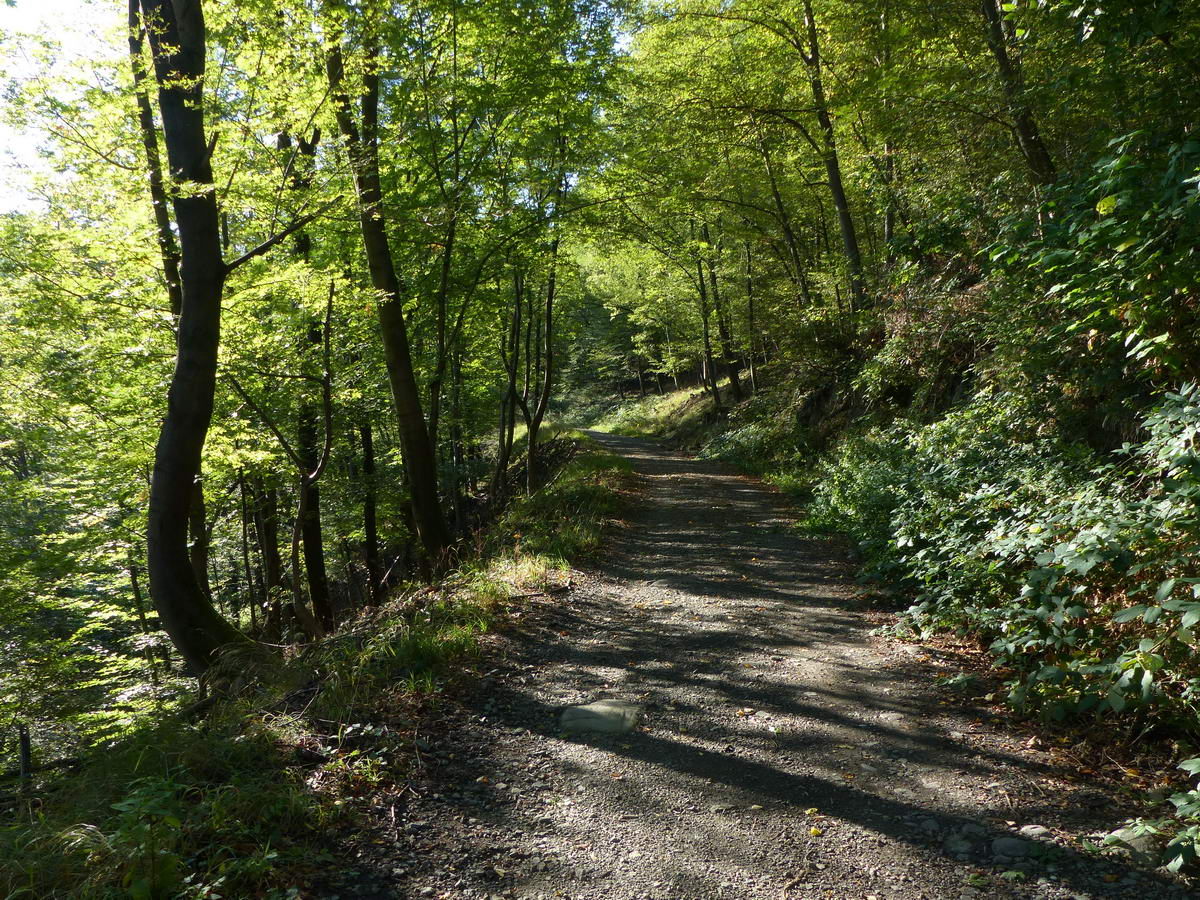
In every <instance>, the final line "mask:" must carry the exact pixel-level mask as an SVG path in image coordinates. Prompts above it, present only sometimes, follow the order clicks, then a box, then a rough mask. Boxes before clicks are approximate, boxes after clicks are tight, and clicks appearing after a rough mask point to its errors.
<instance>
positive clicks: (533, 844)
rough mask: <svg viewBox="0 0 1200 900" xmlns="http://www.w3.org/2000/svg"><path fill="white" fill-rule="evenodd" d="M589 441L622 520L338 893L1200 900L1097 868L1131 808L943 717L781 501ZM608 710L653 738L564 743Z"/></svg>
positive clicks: (617, 445)
mask: <svg viewBox="0 0 1200 900" xmlns="http://www.w3.org/2000/svg"><path fill="white" fill-rule="evenodd" d="M592 437H593V438H594V439H595V440H597V441H599V442H600V443H601V444H603V445H604V446H606V447H608V448H609V449H611V450H612V451H614V452H617V453H620V454H622V455H624V456H626V457H627V458H629V459H630V460H631V461H632V462H633V464H634V467H635V470H636V473H637V479H638V482H639V488H640V492H639V497H638V499H637V501H636V503H635V508H634V509H633V510H631V512H630V515H629V521H627V522H625V523H624V524H623V525H622V527H620V528H619V529H617V530H616V532H615V533H614V535H613V539H612V543H611V546H610V548H608V550H607V552H606V554H605V561H603V562H601V563H599V564H598V565H597V566H596V567H594V568H593V570H592V571H590V572H588V573H585V574H583V575H581V576H578V577H577V584H576V589H575V590H574V591H573V592H572V593H570V594H569V595H567V596H566V597H556V598H553V599H550V598H547V599H546V600H544V601H539V602H535V604H534V605H533V607H532V608H531V609H529V610H527V611H526V613H525V615H524V616H523V617H522V618H521V620H520V621H519V622H518V624H517V625H516V626H515V627H514V628H512V629H510V630H509V631H507V632H506V633H505V634H504V635H502V636H501V637H499V638H497V639H496V643H495V644H494V646H492V647H491V648H490V651H489V663H488V665H489V666H490V667H493V668H491V671H488V672H486V673H485V674H484V677H482V678H481V679H480V680H479V681H478V683H477V684H476V685H475V686H474V687H473V688H472V689H471V690H470V691H469V692H468V694H469V696H468V697H467V698H466V700H465V703H466V706H465V707H463V708H461V709H458V710H457V711H456V712H454V713H452V714H451V715H450V718H449V719H448V720H447V721H446V722H444V723H443V725H442V726H441V728H440V729H439V730H438V731H437V733H435V734H433V735H431V736H430V738H429V739H428V740H427V741H426V742H425V743H424V745H423V746H424V751H425V752H424V756H423V759H424V762H425V764H426V766H427V768H426V769H425V770H424V773H425V774H424V776H423V778H422V779H421V780H419V781H418V782H416V783H415V784H414V786H413V788H412V790H411V791H410V792H409V795H408V799H407V800H405V801H404V803H403V804H402V806H401V809H400V814H399V815H397V814H396V806H395V805H394V804H393V805H392V808H391V812H390V815H385V814H382V813H381V814H380V815H379V817H378V818H379V822H378V833H377V835H375V838H374V840H367V841H364V843H363V847H364V849H363V850H362V851H361V857H360V858H361V863H362V865H361V868H360V869H359V870H357V871H356V873H355V877H354V878H353V879H349V880H348V881H347V883H346V885H345V886H344V888H343V889H342V890H340V891H339V892H338V893H339V895H340V896H342V897H349V896H377V897H442V898H546V900H549V898H574V900H650V898H655V900H685V898H686V900H692V898H695V900H701V898H705V900H707V898H771V900H800V898H866V900H870V898H877V900H884V898H888V900H891V898H985V897H987V898H990V897H1038V898H1100V897H1130V898H1132V897H1137V898H1148V897H1191V896H1197V894H1195V893H1194V892H1192V891H1190V890H1189V889H1187V888H1186V887H1184V886H1182V885H1179V884H1176V883H1175V882H1173V881H1171V880H1169V879H1167V878H1166V877H1164V876H1161V875H1160V874H1158V873H1155V872H1153V871H1138V870H1136V869H1135V868H1131V867H1130V866H1129V865H1128V864H1127V863H1126V862H1124V861H1122V860H1119V859H1107V858H1105V859H1098V858H1096V857H1094V856H1089V855H1087V854H1086V853H1085V852H1084V850H1083V848H1082V846H1081V844H1080V843H1079V842H1078V840H1077V838H1078V837H1079V836H1080V835H1083V834H1089V833H1097V832H1104V831H1108V830H1110V829H1112V828H1114V827H1116V826H1117V825H1118V824H1119V823H1120V822H1121V820H1122V819H1123V818H1124V817H1125V816H1126V815H1128V814H1130V813H1131V812H1133V811H1134V810H1131V809H1130V808H1129V807H1128V805H1127V803H1128V801H1118V800H1117V799H1116V798H1115V797H1114V796H1113V795H1111V794H1110V793H1109V792H1107V791H1106V789H1105V788H1103V787H1101V786H1098V785H1090V784H1087V783H1086V782H1085V781H1080V780H1079V779H1078V778H1075V777H1072V773H1071V772H1069V771H1066V770H1065V769H1062V768H1060V767H1059V766H1058V765H1057V764H1056V763H1055V757H1053V756H1052V754H1050V753H1049V752H1047V751H1045V750H1039V749H1036V742H1035V747H1030V746H1027V743H1026V740H1025V736H1023V735H1022V736H1018V735H1014V734H1013V733H1011V732H1010V731H1008V730H1006V720H1005V719H1004V718H1003V717H993V716H991V715H990V714H989V713H988V711H987V710H986V709H984V708H972V707H971V706H970V705H969V704H965V703H963V702H960V701H957V700H951V701H949V702H948V692H947V691H946V690H945V689H944V688H939V687H938V686H937V684H936V683H935V676H936V675H937V674H939V673H942V672H944V671H945V669H944V668H942V667H941V666H939V658H938V654H937V652H936V651H935V650H931V649H929V648H922V647H920V646H916V645H907V644H902V643H898V642H893V641H888V640H887V639H885V638H883V637H879V636H876V635H874V634H873V633H872V623H871V622H870V621H868V618H867V616H866V613H865V611H864V610H863V609H862V606H861V602H860V601H859V600H857V599H856V597H857V594H858V591H857V590H856V587H855V584H854V582H853V580H852V578H851V576H850V569H849V567H848V566H847V564H846V562H845V561H844V558H843V555H842V554H841V553H839V552H838V550H837V549H836V546H835V545H834V544H832V543H830V542H828V541H825V540H823V539H817V538H806V537H800V536H797V535H796V534H795V533H794V532H793V531H792V530H791V529H790V528H789V524H790V523H791V522H792V521H794V520H795V518H796V516H795V512H794V510H789V508H788V505H787V503H786V502H785V501H784V499H783V498H781V497H780V495H779V494H777V493H776V492H774V491H772V490H770V489H769V488H767V487H765V486H764V485H762V484H761V483H759V482H757V481H756V480H754V479H752V478H748V477H745V476H741V475H737V474H733V473H731V472H730V471H728V470H727V469H725V468H724V467H722V466H720V465H718V464H715V463H711V462H707V461H699V460H696V459H694V458H691V457H689V456H687V455H685V454H682V453H677V452H673V451H669V450H664V449H661V448H659V447H658V446H657V445H655V444H653V443H651V442H649V441H645V440H639V439H633V438H624V437H616V436H612V435H607V434H594V435H592ZM605 698H611V699H617V700H624V701H630V702H633V703H636V704H637V705H638V706H640V707H641V710H642V718H641V723H640V725H639V726H638V728H637V729H635V730H634V731H632V732H630V733H627V734H621V735H612V736H609V735H593V736H589V735H587V734H583V735H571V736H569V737H567V736H563V735H561V734H560V733H559V729H558V722H559V716H560V715H561V712H562V710H563V709H564V708H566V707H568V706H571V705H575V704H583V703H588V702H591V701H595V700H599V699H605ZM329 896H332V894H331V895H329Z"/></svg>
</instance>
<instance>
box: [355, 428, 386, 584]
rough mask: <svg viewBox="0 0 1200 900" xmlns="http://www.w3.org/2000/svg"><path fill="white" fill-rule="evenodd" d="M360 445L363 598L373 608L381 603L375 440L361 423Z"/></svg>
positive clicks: (359, 432)
mask: <svg viewBox="0 0 1200 900" xmlns="http://www.w3.org/2000/svg"><path fill="white" fill-rule="evenodd" d="M358 436H359V440H361V441H362V487H363V558H364V561H365V563H366V566H367V596H368V598H369V599H370V602H371V604H372V605H373V606H375V605H378V604H379V603H381V602H382V601H383V584H382V582H381V575H382V572H381V567H380V564H379V524H378V517H377V513H376V500H375V495H376V490H377V486H376V482H375V436H374V435H373V434H372V432H371V423H370V421H369V420H366V419H364V420H363V422H362V424H361V425H359V426H358Z"/></svg>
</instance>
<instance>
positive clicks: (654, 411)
mask: <svg viewBox="0 0 1200 900" xmlns="http://www.w3.org/2000/svg"><path fill="white" fill-rule="evenodd" d="M711 419H712V401H711V400H710V399H709V397H708V395H706V394H705V393H704V391H702V390H701V389H700V388H694V389H684V390H679V391H671V392H668V393H666V394H663V395H661V396H659V395H657V394H654V395H650V396H647V397H643V398H639V399H637V400H633V401H630V402H629V403H627V404H625V405H623V406H620V407H618V408H616V409H614V410H612V411H611V412H609V413H607V414H606V415H605V416H603V418H601V419H600V420H599V421H598V422H597V423H596V425H595V428H596V429H598V430H599V431H607V432H610V433H612V434H623V435H628V436H631V437H655V438H664V439H667V440H669V441H671V442H672V443H676V444H679V445H681V446H688V447H695V446H698V445H699V444H700V443H701V442H702V440H703V436H704V435H705V433H706V432H707V431H708V429H709V426H710V425H711Z"/></svg>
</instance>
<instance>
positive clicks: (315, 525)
mask: <svg viewBox="0 0 1200 900" xmlns="http://www.w3.org/2000/svg"><path fill="white" fill-rule="evenodd" d="M310 338H311V335H310ZM316 341H317V344H318V346H319V345H320V341H321V333H320V330H319V329H318V330H317V331H316ZM317 441H318V437H317V410H316V408H315V407H314V406H313V405H312V404H311V403H309V402H303V403H302V404H301V406H300V422H299V427H298V429H297V442H296V443H297V447H296V451H297V453H299V455H300V460H301V462H302V463H303V464H304V470H305V472H312V471H313V470H315V469H316V468H317V466H318V465H319V464H320V448H319V447H318V444H317ZM299 490H300V491H301V492H302V493H304V494H305V496H304V498H303V499H302V500H301V502H300V504H299V508H300V509H302V510H303V511H304V512H303V517H302V519H301V521H300V539H301V543H302V544H303V549H304V572H305V575H306V578H307V581H308V597H309V600H310V602H311V603H312V607H313V612H314V613H316V616H317V618H318V619H319V620H320V622H321V626H322V627H323V628H324V629H325V630H326V631H332V630H333V627H334V624H335V623H334V616H333V604H332V603H331V602H330V599H329V578H328V575H327V574H326V571H325V538H324V535H323V533H322V529H321V486H320V485H319V484H318V483H317V481H316V480H311V481H310V480H309V479H308V478H301V480H300V487H299ZM292 577H293V578H297V577H299V573H298V572H293V573H292Z"/></svg>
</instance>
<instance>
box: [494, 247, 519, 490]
mask: <svg viewBox="0 0 1200 900" xmlns="http://www.w3.org/2000/svg"><path fill="white" fill-rule="evenodd" d="M524 302H525V300H524V282H523V280H522V278H521V272H520V270H519V269H514V270H513V306H512V315H511V316H510V317H509V322H508V336H507V338H505V339H504V340H502V341H501V344H500V357H501V359H502V360H503V362H504V368H505V370H506V371H507V373H508V383H507V385H506V386H505V391H504V396H503V397H502V398H501V400H500V433H499V435H498V443H497V448H496V468H495V471H494V472H493V474H492V488H491V492H490V493H491V497H490V502H491V505H492V507H493V508H498V506H499V505H500V504H501V503H503V501H504V499H505V497H504V494H505V492H506V490H507V489H508V464H509V460H511V459H512V448H513V430H514V428H515V427H516V421H517V371H518V368H519V366H520V352H521V309H522V306H523V304H524Z"/></svg>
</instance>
